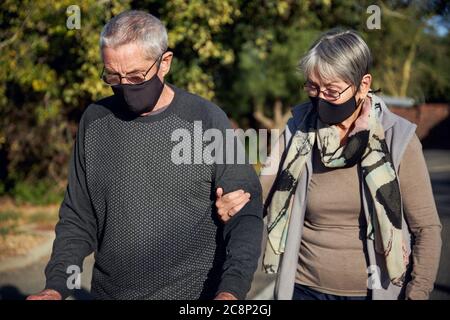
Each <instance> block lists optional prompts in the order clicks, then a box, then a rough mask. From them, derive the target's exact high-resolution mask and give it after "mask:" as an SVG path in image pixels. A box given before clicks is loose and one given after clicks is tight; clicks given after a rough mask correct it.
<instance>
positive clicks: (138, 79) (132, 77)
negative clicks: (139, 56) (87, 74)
mask: <svg viewBox="0 0 450 320" xmlns="http://www.w3.org/2000/svg"><path fill="white" fill-rule="evenodd" d="M161 57H162V56H161ZM161 57H160V58H161ZM160 58H158V59H156V60H155V62H153V64H152V65H151V66H150V68H148V70H147V71H145V72H132V73H128V74H126V75H125V76H124V77H122V76H121V75H120V74H118V73H107V72H105V67H104V66H103V70H102V75H101V78H102V80H103V81H104V82H105V83H106V84H108V85H110V86H115V85H118V84H121V83H122V79H126V80H127V82H128V83H130V84H140V83H142V82H144V81H145V77H146V76H147V74H148V73H149V71H150V70H151V69H152V68H153V66H154V65H155V64H156V63H157V62H158V61H159V60H160ZM158 67H159V66H158Z"/></svg>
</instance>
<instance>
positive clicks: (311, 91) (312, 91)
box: [303, 82, 352, 101]
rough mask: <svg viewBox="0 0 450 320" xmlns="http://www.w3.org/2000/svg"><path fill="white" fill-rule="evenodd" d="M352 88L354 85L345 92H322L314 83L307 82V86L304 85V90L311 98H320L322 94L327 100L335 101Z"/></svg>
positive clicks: (331, 90)
mask: <svg viewBox="0 0 450 320" xmlns="http://www.w3.org/2000/svg"><path fill="white" fill-rule="evenodd" d="M351 86H352V85H349V86H348V87H347V88H345V89H344V90H342V91H340V92H339V91H337V90H333V89H325V90H320V87H318V86H315V85H313V84H312V83H309V82H305V84H304V85H303V89H304V90H305V92H306V93H307V94H308V96H310V97H314V98H315V97H318V96H319V94H320V93H321V92H322V93H323V96H324V97H325V99H327V100H330V101H334V100H338V99H339V98H340V97H341V94H343V93H344V92H345V91H347V89H348V88H350V87H351Z"/></svg>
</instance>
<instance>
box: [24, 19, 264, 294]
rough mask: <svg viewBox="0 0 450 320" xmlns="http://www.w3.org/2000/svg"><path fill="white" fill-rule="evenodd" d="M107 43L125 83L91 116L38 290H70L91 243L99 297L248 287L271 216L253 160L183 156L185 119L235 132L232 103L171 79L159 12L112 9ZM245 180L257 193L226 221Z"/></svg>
mask: <svg viewBox="0 0 450 320" xmlns="http://www.w3.org/2000/svg"><path fill="white" fill-rule="evenodd" d="M101 53H102V58H103V62H104V70H103V75H102V78H103V80H104V81H105V82H106V83H107V84H108V85H110V86H111V87H112V90H113V92H114V95H113V96H111V97H108V98H105V99H103V100H100V101H98V102H96V103H94V104H92V105H90V106H89V107H88V108H87V109H86V111H85V112H84V114H83V116H82V118H81V120H80V124H79V129H78V133H77V138H76V141H75V146H74V149H73V154H72V157H71V162H70V168H69V180H68V187H67V191H66V194H65V197H64V201H63V203H62V205H61V208H60V212H59V214H60V220H59V222H58V224H57V226H56V239H55V241H54V244H53V252H52V255H51V259H50V261H49V263H48V265H47V268H46V270H45V274H46V279H47V281H46V287H45V290H43V291H42V292H40V293H39V294H37V295H32V296H29V297H28V299H64V298H66V297H68V296H69V295H70V294H71V290H72V289H73V287H74V286H73V281H72V280H73V277H72V278H71V276H73V272H74V270H75V271H76V270H78V268H79V270H82V269H81V268H82V264H83V260H84V258H85V257H86V256H87V255H89V254H90V253H92V252H95V265H94V270H93V277H92V287H91V294H92V295H93V297H94V298H97V299H212V298H216V299H244V298H245V296H246V294H247V292H248V290H249V288H250V284H251V281H252V278H253V273H254V272H255V270H256V266H257V261H258V257H259V254H260V245H261V235H262V225H263V224H262V200H261V187H260V184H259V182H258V178H257V176H256V174H255V172H254V170H253V168H252V167H251V166H250V165H248V164H236V163H228V161H227V162H226V163H223V162H224V161H213V162H212V163H211V162H210V161H203V162H200V163H198V162H196V163H195V164H189V163H181V164H180V163H174V161H173V147H174V142H173V141H172V140H173V139H172V134H173V132H174V131H175V130H177V129H182V130H184V132H189V133H193V131H194V129H195V123H201V127H202V130H208V129H215V130H220V132H222V133H223V135H224V136H225V131H226V130H227V129H230V128H231V126H230V124H229V121H228V119H227V117H226V115H225V114H224V112H223V111H221V109H220V108H218V107H217V106H215V105H214V104H212V103H211V102H208V101H206V100H204V99H202V98H200V97H199V96H196V95H194V94H190V93H188V92H186V91H183V90H182V89H179V88H177V87H175V86H173V85H170V84H167V83H164V77H165V76H166V75H167V73H168V72H169V70H170V65H171V61H172V53H171V52H169V51H167V32H166V30H165V28H164V26H163V25H162V23H161V22H160V21H159V20H158V19H157V18H155V17H154V16H152V15H150V14H148V13H145V12H142V11H126V12H123V13H121V14H119V15H118V16H116V17H114V18H113V19H112V20H111V21H109V22H108V23H107V24H106V26H105V27H104V29H103V31H102V33H101ZM198 121H200V122H198ZM194 122H195V123H194ZM224 149H225V148H224ZM194 151H195V150H194ZM197 151H198V150H197ZM216 160H217V159H216ZM219 187H220V188H219ZM241 188H242V189H245V190H246V191H248V192H249V193H250V194H251V199H250V197H249V195H248V194H244V193H243V194H241V195H239V198H240V200H239V201H241V200H243V199H244V198H247V199H248V200H246V202H245V203H246V204H245V206H244V207H243V208H242V209H241V210H240V213H239V214H237V215H236V216H234V217H233V219H231V221H230V223H227V224H226V225H223V224H222V223H220V222H219V221H218V220H217V213H216V208H215V206H214V200H215V193H216V190H217V189H220V190H219V192H218V194H221V193H223V192H230V191H234V190H236V189H241ZM239 201H237V202H239Z"/></svg>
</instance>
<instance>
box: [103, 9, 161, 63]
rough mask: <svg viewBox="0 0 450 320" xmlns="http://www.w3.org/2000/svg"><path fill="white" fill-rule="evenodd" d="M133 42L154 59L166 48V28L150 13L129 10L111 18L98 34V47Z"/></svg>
mask: <svg viewBox="0 0 450 320" xmlns="http://www.w3.org/2000/svg"><path fill="white" fill-rule="evenodd" d="M133 42H135V43H136V44H137V45H139V46H141V47H142V49H143V50H144V54H145V57H146V58H148V59H152V60H155V59H157V58H159V57H160V56H161V55H162V54H163V53H164V52H166V50H167V30H166V28H165V27H164V25H163V24H162V23H161V21H160V20H159V19H158V18H156V17H154V16H153V15H151V14H150V13H147V12H144V11H139V10H129V11H124V12H122V13H120V14H119V15H117V16H115V17H114V18H112V19H111V20H110V21H109V22H108V23H107V24H106V25H105V26H104V27H103V30H102V33H101V34H100V49H103V48H104V47H108V48H117V47H119V46H121V45H124V44H129V43H133Z"/></svg>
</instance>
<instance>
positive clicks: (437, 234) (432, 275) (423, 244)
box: [399, 135, 442, 299]
mask: <svg viewBox="0 0 450 320" xmlns="http://www.w3.org/2000/svg"><path fill="white" fill-rule="evenodd" d="M399 177H400V183H401V186H400V190H401V193H402V199H403V206H404V210H405V219H406V221H407V222H408V225H409V228H410V230H411V232H412V234H413V237H414V242H413V247H412V258H413V269H412V273H411V277H412V279H411V281H410V282H409V283H408V285H407V288H406V298H407V299H428V297H429V294H430V292H431V291H432V290H433V285H434V281H435V280H436V275H437V271H438V267H439V258H440V253H441V244H442V243H441V228H442V227H441V223H440V221H439V216H438V213H437V209H436V204H435V201H434V197H433V191H432V187H431V182H430V176H429V174H428V171H427V166H426V163H425V159H424V156H423V153H422V145H421V143H420V141H419V139H418V137H417V136H416V135H414V137H413V138H412V139H411V141H410V143H409V145H408V146H407V149H406V151H405V154H404V156H403V158H402V161H401V163H400V169H399Z"/></svg>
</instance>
